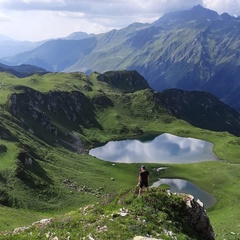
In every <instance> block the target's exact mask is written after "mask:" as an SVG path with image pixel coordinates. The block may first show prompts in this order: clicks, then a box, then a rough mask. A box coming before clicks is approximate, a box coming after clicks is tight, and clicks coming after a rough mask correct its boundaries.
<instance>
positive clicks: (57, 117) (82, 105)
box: [10, 87, 101, 148]
mask: <svg viewBox="0 0 240 240" xmlns="http://www.w3.org/2000/svg"><path fill="white" fill-rule="evenodd" d="M22 90H23V92H22V93H13V94H12V95H11V98H10V101H11V106H10V112H11V113H12V114H13V116H15V117H16V119H17V120H18V122H19V124H20V125H21V126H22V127H24V128H25V129H26V130H28V131H29V132H30V133H32V134H36V135H37V136H39V137H40V138H41V139H42V140H44V141H45V142H47V143H50V144H58V145H67V142H69V143H71V144H69V147H70V148H74V144H75V143H76V144H78V143H79V141H80V139H78V137H77V135H76V134H74V132H75V131H76V132H79V133H81V131H82V127H85V128H89V127H96V128H101V125H100V124H99V123H98V122H97V120H96V118H95V113H94V107H93V105H92V104H91V103H90V102H89V100H88V98H87V97H86V96H85V95H84V94H83V93H81V92H77V91H72V92H48V93H46V94H44V93H41V92H38V91H35V90H33V89H31V88H25V87H24V88H23V89H22ZM49 136H51V137H49ZM71 145H72V146H71ZM78 147H79V146H78Z"/></svg>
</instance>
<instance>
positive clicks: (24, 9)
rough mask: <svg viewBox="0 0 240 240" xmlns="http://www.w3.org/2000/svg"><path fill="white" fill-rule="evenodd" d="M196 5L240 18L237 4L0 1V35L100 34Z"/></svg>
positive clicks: (220, 0) (215, 0) (239, 0)
mask: <svg viewBox="0 0 240 240" xmlns="http://www.w3.org/2000/svg"><path fill="white" fill-rule="evenodd" d="M197 4H201V5H202V6H204V7H206V8H210V9H212V10H215V11H217V12H218V13H219V14H221V13H223V12H227V13H229V14H230V15H236V16H239V15H240V0H0V34H3V35H7V36H9V37H11V38H14V39H18V40H30V41H37V40H43V39H48V38H57V37H64V36H67V35H69V34H71V33H72V32H77V31H82V32H87V33H102V32H107V31H109V30H111V29H114V28H116V29H119V28H123V27H126V26H127V25H129V24H131V23H133V22H144V23H146V22H153V21H154V20H156V19H158V18H159V17H161V16H162V15H163V14H164V13H166V12H170V11H178V10H185V9H189V8H191V7H193V6H194V5H197Z"/></svg>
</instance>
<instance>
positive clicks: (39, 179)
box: [0, 73, 240, 240]
mask: <svg viewBox="0 0 240 240" xmlns="http://www.w3.org/2000/svg"><path fill="white" fill-rule="evenodd" d="M0 76H1V81H0V82H2V83H3V86H2V88H1V89H0V106H1V112H0V115H1V123H0V127H1V126H2V127H3V128H4V129H6V130H7V131H8V132H9V133H11V135H13V136H15V137H16V138H17V140H14V141H13V140H12V139H11V137H10V136H8V138H9V140H2V139H1V140H0V145H1V144H3V145H5V146H6V147H7V152H5V153H0V180H1V181H0V191H1V193H2V194H3V197H2V199H3V200H4V201H5V200H6V199H7V200H8V202H7V203H8V204H9V205H10V206H12V208H5V207H2V208H1V209H2V210H1V211H2V212H3V214H2V217H1V218H0V226H1V229H2V230H4V229H12V228H14V227H16V226H17V225H19V226H22V225H27V224H30V223H31V222H33V221H35V220H37V219H41V218H45V217H49V216H56V215H58V214H63V213H66V212H68V211H72V210H76V209H77V208H79V207H82V206H85V205H88V204H91V203H95V202H97V201H99V200H100V199H101V198H102V197H103V196H104V195H106V194H110V193H116V194H117V193H119V192H120V191H121V190H122V189H125V188H128V187H131V186H135V185H136V184H137V178H138V173H139V167H140V164H120V163H117V164H116V165H115V166H113V165H112V163H110V162H106V161H101V160H98V159H96V158H94V157H91V156H89V155H88V154H87V151H88V149H89V148H91V147H92V146H94V145H97V144H103V143H105V142H107V141H109V140H115V139H127V138H134V137H136V135H138V133H139V131H140V130H141V131H142V132H143V136H147V135H151V134H161V133H164V132H167V133H172V134H175V135H177V136H183V137H194V138H198V139H203V140H206V141H209V142H212V143H213V144H214V152H215V154H216V155H217V156H218V157H219V158H220V159H221V161H216V162H203V163H196V164H181V165H170V166H169V170H168V171H167V172H166V173H164V174H162V175H161V176H160V177H170V178H182V179H186V180H189V181H191V182H193V183H194V184H196V185H197V186H199V187H201V188H202V189H204V190H205V191H207V192H209V193H210V194H212V195H213V196H215V197H216V199H217V204H216V205H215V206H214V207H213V208H212V209H209V210H208V213H209V216H210V220H211V223H212V225H213V228H214V230H215V233H216V234H217V238H216V239H219V240H222V239H224V238H225V239H234V238H233V237H234V236H233V235H231V232H235V233H236V234H240V232H239V226H238V222H239V220H240V219H239V216H240V212H239V210H238V207H237V206H238V205H237V201H238V199H239V197H240V196H239V191H238V186H239V184H240V183H239V181H240V180H239V179H240V175H239V170H240V169H239V166H240V165H239V163H240V162H239V156H240V148H239V145H240V140H239V138H238V137H235V136H233V135H231V134H228V133H226V132H222V133H216V132H212V131H209V130H203V129H199V128H196V127H193V126H191V125H190V124H188V123H186V122H184V121H182V120H177V119H175V118H173V117H172V116H171V115H169V114H168V113H167V112H166V111H165V110H164V109H162V108H160V107H157V106H156V105H155V104H154V103H153V102H152V101H151V99H152V97H153V93H152V91H150V90H143V91H139V92H136V93H131V94H123V93H120V92H118V91H117V90H116V89H115V90H113V89H111V88H110V87H109V86H108V85H107V84H106V83H103V82H99V81H97V80H96V73H93V74H91V75H90V76H85V75H83V74H81V73H71V74H65V73H58V74H47V75H44V76H39V75H34V76H31V77H27V78H23V79H18V78H16V77H13V76H11V75H9V74H5V73H1V74H0ZM89 81H90V82H91V83H89ZM86 84H90V85H91V88H92V91H87V90H84V86H85V85H86ZM19 85H21V86H28V87H31V88H33V89H35V90H37V91H41V92H44V93H47V92H49V91H54V90H57V91H67V92H69V91H73V90H77V91H82V92H83V93H84V94H85V95H86V96H87V97H88V98H89V99H90V100H91V99H92V98H94V97H95V96H107V97H108V98H110V99H111V101H112V102H113V105H114V107H111V106H110V107H108V108H104V107H99V106H98V107H96V109H95V114H96V118H97V120H98V122H99V123H101V126H102V129H100V128H95V127H88V128H87V127H82V132H78V133H77V134H78V136H80V138H81V139H83V143H84V144H86V146H85V147H86V152H85V153H84V154H81V155H80V154H76V153H73V152H70V151H68V150H67V149H65V148H63V147H62V146H58V147H57V146H55V145H54V143H56V140H59V138H58V137H59V136H55V135H52V134H50V133H49V132H47V131H43V129H41V128H39V127H38V125H37V124H36V123H33V122H31V121H30V120H29V119H28V118H29V115H28V114H26V116H25V117H26V118H25V120H28V123H29V124H31V127H34V128H35V129H36V130H35V131H34V132H35V134H31V133H30V132H28V131H26V130H28V129H26V130H25V129H24V128H22V127H21V124H19V123H18V120H19V119H14V118H13V117H12V116H11V115H10V114H9V113H8V112H7V110H8V107H9V102H8V101H9V100H8V98H9V96H10V94H11V93H12V92H19V91H22V90H18V89H19V88H16V86H19ZM23 117H24V115H23ZM51 119H52V121H53V122H54V123H55V124H56V125H57V126H58V127H59V129H61V132H62V133H61V137H63V136H64V134H65V133H68V132H71V131H73V128H74V130H76V127H75V126H72V125H68V124H67V123H64V124H63V123H62V125H61V121H60V120H59V119H58V120H57V119H56V118H54V116H51ZM34 124H35V125H34ZM28 127H29V126H28ZM39 136H41V139H40V137H39ZM42 139H48V140H49V143H48V144H47V143H46V142H44V141H43V140H42ZM63 140H65V141H68V138H67V137H66V138H63ZM16 141H18V142H16ZM20 152H27V153H28V154H29V155H30V156H31V157H32V159H33V164H32V165H26V164H24V163H21V162H20V161H19V159H18V157H19V153H20ZM160 166H162V164H159V165H157V164H148V165H147V167H148V168H149V169H153V168H155V167H160ZM22 170H24V171H22ZM151 175H152V177H151V182H154V181H157V179H158V177H159V175H157V174H156V172H154V171H152V170H151ZM111 178H114V180H111ZM64 180H68V181H67V183H64ZM84 186H85V188H84ZM83 188H84V189H87V190H84V191H83V190H81V189H83ZM17 208H19V209H17ZM8 211H9V214H8ZM25 212H26V214H25V215H24V217H22V216H21V215H23V213H25ZM4 216H7V218H5V217H4ZM235 237H236V236H235ZM179 239H180V238H179Z"/></svg>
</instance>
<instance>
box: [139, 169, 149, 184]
mask: <svg viewBox="0 0 240 240" xmlns="http://www.w3.org/2000/svg"><path fill="white" fill-rule="evenodd" d="M139 176H140V177H141V182H148V176H149V172H148V171H144V172H140V173H139Z"/></svg>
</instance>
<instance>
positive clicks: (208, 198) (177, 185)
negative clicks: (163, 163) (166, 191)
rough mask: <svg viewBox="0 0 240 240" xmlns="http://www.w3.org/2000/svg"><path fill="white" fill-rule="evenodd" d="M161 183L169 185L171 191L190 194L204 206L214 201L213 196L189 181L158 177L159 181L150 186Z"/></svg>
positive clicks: (212, 203)
mask: <svg viewBox="0 0 240 240" xmlns="http://www.w3.org/2000/svg"><path fill="white" fill-rule="evenodd" d="M161 184H167V185H169V186H170V187H171V189H170V191H171V192H177V193H187V194H191V195H192V196H194V199H195V200H197V199H199V200H200V201H201V202H202V203H203V204H204V208H210V207H212V206H213V205H214V204H215V203H216V198H215V197H213V196H212V195H210V194H209V193H207V192H206V191H204V190H202V189H201V188H199V187H197V186H196V185H194V184H193V183H191V182H189V181H186V180H182V179H168V178H163V179H159V181H157V182H155V183H154V184H153V185H152V186H151V187H159V186H160V185H161Z"/></svg>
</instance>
